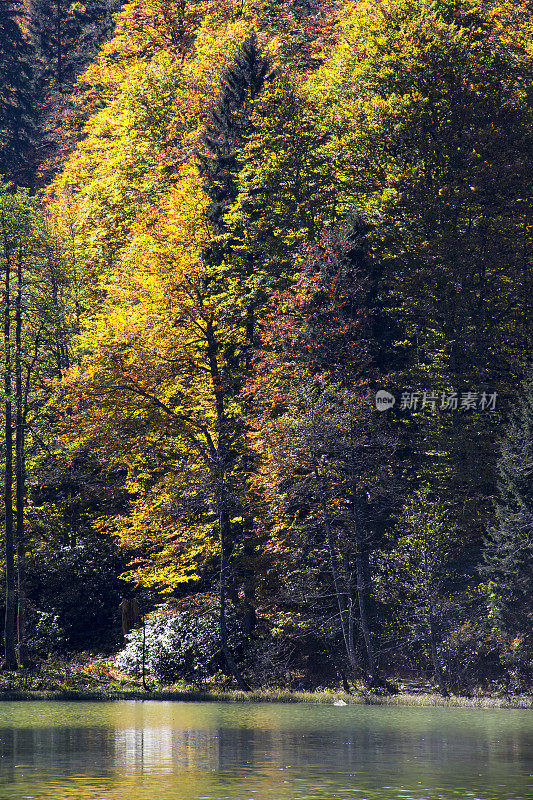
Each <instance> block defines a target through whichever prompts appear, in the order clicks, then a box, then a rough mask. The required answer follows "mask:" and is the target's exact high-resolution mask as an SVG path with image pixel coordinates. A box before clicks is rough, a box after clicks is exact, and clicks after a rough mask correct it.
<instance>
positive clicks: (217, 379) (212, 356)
mask: <svg viewBox="0 0 533 800" xmlns="http://www.w3.org/2000/svg"><path fill="white" fill-rule="evenodd" d="M206 338H207V350H208V358H209V368H210V372H211V380H212V382H213V391H214V395H215V409H216V415H217V429H218V442H217V445H216V447H213V449H214V452H213V457H214V458H215V461H216V463H215V464H214V470H215V471H216V477H215V481H216V484H217V485H216V503H217V511H218V527H219V536H220V608H219V633H220V643H221V646H222V652H223V653H224V657H225V659H226V662H227V665H228V667H229V669H230V671H231V674H232V675H233V677H234V678H235V680H236V681H237V685H238V687H239V689H241V690H242V691H244V692H247V691H249V690H250V687H249V686H248V684H247V683H246V681H245V680H244V678H243V677H242V675H241V672H240V670H239V668H238V666H237V662H236V661H235V658H234V656H233V653H232V652H231V648H230V646H229V644H228V627H227V621H226V596H227V580H228V574H227V573H228V560H227V547H228V542H229V541H230V536H231V524H230V518H229V509H228V497H227V491H226V485H225V484H226V466H227V446H226V441H227V430H226V428H227V420H226V411H225V390H224V387H223V386H222V380H221V375H220V370H219V366H218V358H217V352H218V343H217V341H216V338H215V334H214V331H213V326H212V322H211V320H208V321H207V325H206Z"/></svg>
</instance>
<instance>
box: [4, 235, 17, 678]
mask: <svg viewBox="0 0 533 800" xmlns="http://www.w3.org/2000/svg"><path fill="white" fill-rule="evenodd" d="M7 250H8V247H7V246H6V264H5V283H4V394H5V401H4V404H5V447H6V455H5V467H6V468H5V482H4V508H5V531H6V539H5V549H6V615H5V625H4V637H5V638H4V653H5V667H6V668H7V669H16V668H17V656H16V652H15V617H16V601H15V553H14V542H13V419H12V417H13V412H12V399H11V341H10V331H11V294H10V290H11V286H10V278H11V264H10V259H9V256H8V252H7Z"/></svg>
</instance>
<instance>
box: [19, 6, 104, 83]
mask: <svg viewBox="0 0 533 800" xmlns="http://www.w3.org/2000/svg"><path fill="white" fill-rule="evenodd" d="M107 5H108V4H107V3H106V1H105V0H92V2H88V3H85V4H82V3H70V2H67V0H34V2H33V5H32V26H31V27H32V33H33V40H34V42H35V47H36V50H37V52H38V54H39V56H40V57H41V60H42V68H43V73H44V75H45V76H52V77H53V78H54V80H55V83H56V84H57V86H58V87H60V88H61V86H62V85H63V84H64V83H65V82H68V81H70V80H72V78H74V77H75V75H76V73H77V72H79V67H78V66H77V63H76V62H77V58H76V55H75V54H76V52H77V50H78V48H79V44H80V41H81V39H82V32H83V29H84V28H85V27H86V26H87V25H89V24H90V23H92V22H94V21H97V20H102V21H104V22H105V20H106V16H107ZM81 62H82V64H83V58H82V59H81Z"/></svg>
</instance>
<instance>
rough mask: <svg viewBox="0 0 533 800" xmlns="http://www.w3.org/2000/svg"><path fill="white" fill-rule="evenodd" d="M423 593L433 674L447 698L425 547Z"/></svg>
mask: <svg viewBox="0 0 533 800" xmlns="http://www.w3.org/2000/svg"><path fill="white" fill-rule="evenodd" d="M423 564H424V584H425V586H424V591H425V593H426V620H427V627H428V636H429V649H430V651H431V661H432V663H433V673H434V675H435V679H436V681H437V683H438V686H439V691H440V693H441V695H442V696H443V697H448V688H447V686H446V680H445V678H444V672H443V669H442V661H441V659H440V656H439V652H438V650H437V631H436V625H435V611H434V608H433V600H432V597H431V590H432V587H431V584H432V582H433V581H432V578H433V576H432V575H431V574H430V567H429V564H428V554H427V545H426V550H425V552H424V562H423Z"/></svg>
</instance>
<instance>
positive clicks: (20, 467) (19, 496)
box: [15, 259, 27, 667]
mask: <svg viewBox="0 0 533 800" xmlns="http://www.w3.org/2000/svg"><path fill="white" fill-rule="evenodd" d="M17 280H18V286H17V297H16V301H15V398H16V421H15V477H16V531H17V537H16V538H17V590H18V615H17V631H18V658H19V666H21V667H24V666H25V665H26V662H27V653H26V540H25V531H24V495H25V483H26V474H25V473H26V463H25V448H24V438H25V427H26V425H25V423H26V414H25V408H24V406H25V403H24V397H23V390H22V262H21V260H20V259H19V263H18V269H17Z"/></svg>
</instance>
